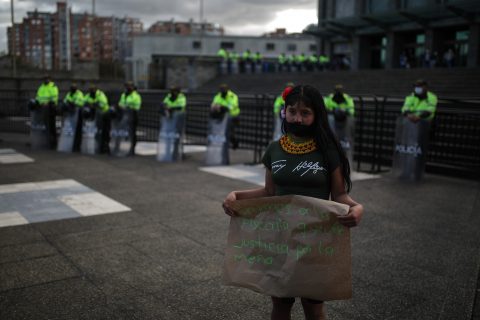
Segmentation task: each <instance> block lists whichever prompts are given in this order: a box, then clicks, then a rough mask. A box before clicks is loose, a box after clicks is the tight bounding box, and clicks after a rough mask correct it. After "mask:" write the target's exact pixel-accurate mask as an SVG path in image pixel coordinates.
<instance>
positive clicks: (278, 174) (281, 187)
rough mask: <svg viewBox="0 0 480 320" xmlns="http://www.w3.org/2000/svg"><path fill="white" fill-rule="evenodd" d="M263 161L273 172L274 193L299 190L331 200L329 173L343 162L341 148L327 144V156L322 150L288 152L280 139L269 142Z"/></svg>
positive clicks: (281, 194) (297, 192) (277, 194)
mask: <svg viewBox="0 0 480 320" xmlns="http://www.w3.org/2000/svg"><path fill="white" fill-rule="evenodd" d="M262 162H263V164H264V165H265V167H267V168H268V169H269V170H270V171H271V172H272V178H273V183H274V185H275V195H276V196H283V195H289V194H296V195H302V196H309V197H314V198H320V199H325V200H328V199H329V197H330V182H329V181H330V173H331V172H333V171H334V170H335V169H336V168H337V167H338V166H339V165H340V156H339V154H338V151H337V150H336V149H335V148H334V147H333V146H332V147H331V148H328V159H327V157H325V156H324V155H322V153H321V152H320V151H318V150H317V151H314V152H310V153H307V154H301V155H297V154H290V153H287V152H285V151H284V150H283V149H282V147H281V145H280V142H279V141H274V142H272V143H270V145H269V146H268V148H267V150H266V151H265V154H264V156H263V158H262Z"/></svg>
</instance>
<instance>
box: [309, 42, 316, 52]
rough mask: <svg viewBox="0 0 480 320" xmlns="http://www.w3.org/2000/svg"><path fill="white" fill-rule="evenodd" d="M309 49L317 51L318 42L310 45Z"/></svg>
mask: <svg viewBox="0 0 480 320" xmlns="http://www.w3.org/2000/svg"><path fill="white" fill-rule="evenodd" d="M308 50H310V51H311V52H317V45H316V44H311V45H309V46H308Z"/></svg>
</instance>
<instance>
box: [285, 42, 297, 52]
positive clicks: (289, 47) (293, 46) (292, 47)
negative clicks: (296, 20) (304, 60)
mask: <svg viewBox="0 0 480 320" xmlns="http://www.w3.org/2000/svg"><path fill="white" fill-rule="evenodd" d="M287 51H297V45H296V44H295V43H289V44H287Z"/></svg>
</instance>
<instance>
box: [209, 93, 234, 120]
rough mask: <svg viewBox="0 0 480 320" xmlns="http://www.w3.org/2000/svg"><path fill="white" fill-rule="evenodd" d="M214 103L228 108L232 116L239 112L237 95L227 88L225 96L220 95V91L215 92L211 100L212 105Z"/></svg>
mask: <svg viewBox="0 0 480 320" xmlns="http://www.w3.org/2000/svg"><path fill="white" fill-rule="evenodd" d="M215 104H217V105H220V106H222V107H226V108H228V110H229V114H230V116H231V117H233V118H234V117H237V116H238V115H239V114H240V107H239V105H238V96H237V95H236V94H235V93H233V92H232V91H230V90H228V92H227V95H226V96H225V98H223V97H222V93H221V92H219V93H217V95H216V96H215V97H214V98H213V102H212V105H215Z"/></svg>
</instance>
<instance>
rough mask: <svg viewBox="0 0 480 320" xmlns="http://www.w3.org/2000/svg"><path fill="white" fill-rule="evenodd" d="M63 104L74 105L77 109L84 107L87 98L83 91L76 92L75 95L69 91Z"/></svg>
mask: <svg viewBox="0 0 480 320" xmlns="http://www.w3.org/2000/svg"><path fill="white" fill-rule="evenodd" d="M63 103H65V104H73V105H74V106H75V107H77V108H81V107H83V104H84V103H85V98H84V96H83V93H82V91H80V90H78V89H77V90H76V91H75V92H74V93H72V92H71V91H68V93H67V95H66V96H65V98H64V99H63Z"/></svg>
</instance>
